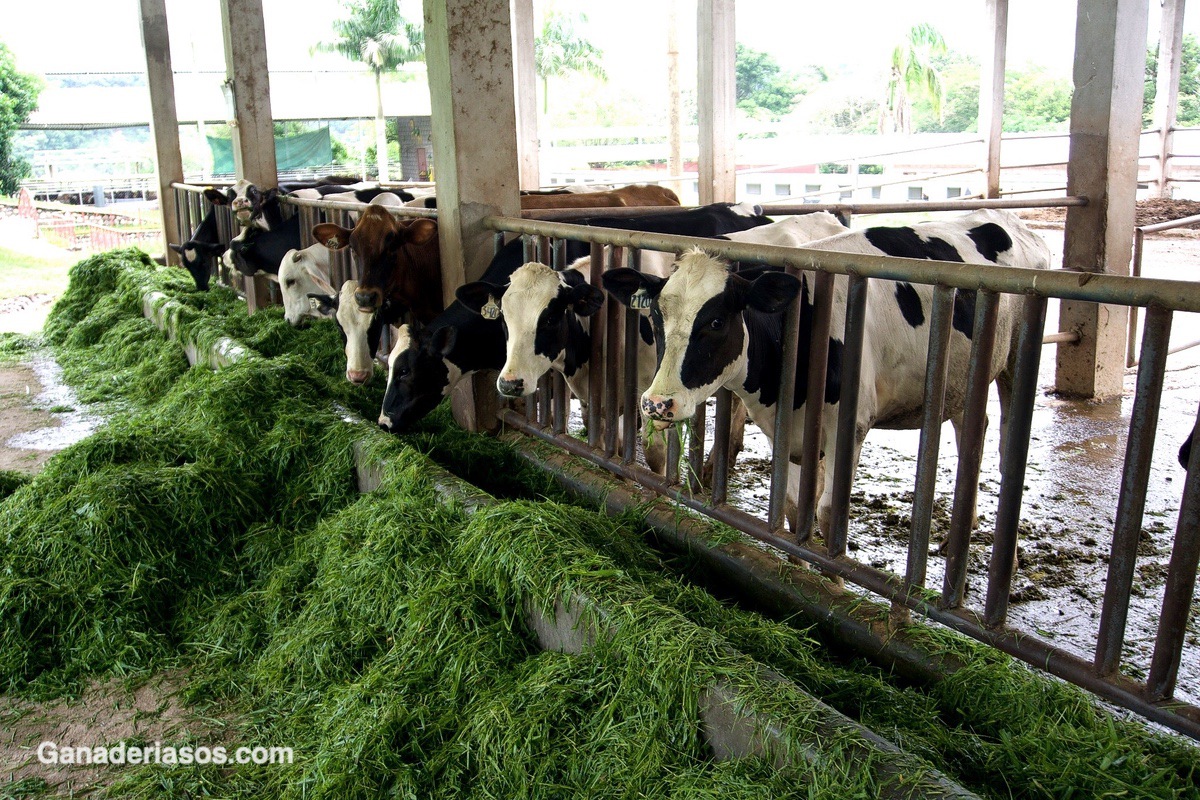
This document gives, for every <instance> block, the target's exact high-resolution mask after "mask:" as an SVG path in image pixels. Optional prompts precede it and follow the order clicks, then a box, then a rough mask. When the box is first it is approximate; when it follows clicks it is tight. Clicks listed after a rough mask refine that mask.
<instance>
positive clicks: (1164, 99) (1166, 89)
mask: <svg viewBox="0 0 1200 800" xmlns="http://www.w3.org/2000/svg"><path fill="white" fill-rule="evenodd" d="M1185 5H1186V0H1162V25H1161V27H1160V28H1159V31H1158V74H1157V75H1156V77H1155V84H1154V121H1153V123H1152V124H1153V125H1154V127H1155V128H1158V167H1157V172H1158V175H1157V180H1156V181H1155V183H1156V187H1155V188H1156V191H1157V194H1158V196H1159V197H1170V196H1171V189H1170V185H1169V184H1168V183H1167V176H1168V174H1169V167H1168V164H1167V160H1168V158H1169V157H1170V153H1171V145H1172V140H1173V139H1174V134H1172V132H1171V128H1172V127H1174V125H1175V112H1176V111H1177V110H1178V108H1179V66H1180V63H1181V62H1182V61H1183V10H1184V6H1185Z"/></svg>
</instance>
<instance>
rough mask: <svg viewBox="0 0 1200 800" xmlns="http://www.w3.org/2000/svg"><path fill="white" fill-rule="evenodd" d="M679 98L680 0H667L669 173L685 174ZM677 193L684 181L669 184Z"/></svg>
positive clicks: (680, 192) (679, 191)
mask: <svg viewBox="0 0 1200 800" xmlns="http://www.w3.org/2000/svg"><path fill="white" fill-rule="evenodd" d="M680 105H681V104H680V99H679V1H678V0H667V174H668V175H682V174H683V155H682V153H683V124H682V121H681V120H680ZM667 186H668V187H670V188H671V189H673V190H674V191H675V194H680V195H681V194H682V193H683V183H682V182H681V181H672V182H671V183H669V184H667Z"/></svg>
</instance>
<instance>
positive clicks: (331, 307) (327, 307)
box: [308, 292, 338, 314]
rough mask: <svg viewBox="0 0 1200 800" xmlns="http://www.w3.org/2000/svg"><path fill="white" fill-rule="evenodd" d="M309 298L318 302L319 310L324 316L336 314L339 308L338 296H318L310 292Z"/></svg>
mask: <svg viewBox="0 0 1200 800" xmlns="http://www.w3.org/2000/svg"><path fill="white" fill-rule="evenodd" d="M308 298H309V299H310V300H316V301H317V308H318V309H319V310H320V312H321V313H322V314H336V313H337V308H338V296H337V295H336V294H317V293H315V292H309V293H308Z"/></svg>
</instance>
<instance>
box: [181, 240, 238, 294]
mask: <svg viewBox="0 0 1200 800" xmlns="http://www.w3.org/2000/svg"><path fill="white" fill-rule="evenodd" d="M170 248H171V249H172V250H174V251H175V252H176V253H179V260H180V261H181V262H183V267H184V269H186V270H187V271H188V272H190V273H191V274H192V280H194V281H195V282H196V288H197V289H198V290H199V291H202V292H204V291H208V282H209V277H210V270H209V260H210V259H212V258H215V257H217V256H219V255H221V253H223V252H225V245H223V244H221V243H220V242H197V241H195V240H190V241H187V242H184V243H183V244H172V245H170Z"/></svg>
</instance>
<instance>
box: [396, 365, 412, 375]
mask: <svg viewBox="0 0 1200 800" xmlns="http://www.w3.org/2000/svg"><path fill="white" fill-rule="evenodd" d="M410 374H412V370H411V369H409V368H408V367H401V368H400V369H398V370H396V377H397V378H407V377H408V376H409V375H410Z"/></svg>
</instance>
